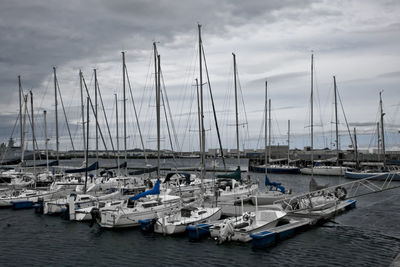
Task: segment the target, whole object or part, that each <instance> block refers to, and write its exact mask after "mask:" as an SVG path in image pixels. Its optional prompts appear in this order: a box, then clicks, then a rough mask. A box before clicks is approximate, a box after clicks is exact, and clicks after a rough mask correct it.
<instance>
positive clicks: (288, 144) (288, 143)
mask: <svg viewBox="0 0 400 267" xmlns="http://www.w3.org/2000/svg"><path fill="white" fill-rule="evenodd" d="M287 146H288V149H287V163H288V165H289V163H290V120H288V121H287Z"/></svg>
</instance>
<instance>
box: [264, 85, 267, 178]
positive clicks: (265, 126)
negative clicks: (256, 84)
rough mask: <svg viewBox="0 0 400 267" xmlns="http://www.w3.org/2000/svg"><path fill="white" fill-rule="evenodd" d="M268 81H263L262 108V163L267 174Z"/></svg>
mask: <svg viewBox="0 0 400 267" xmlns="http://www.w3.org/2000/svg"><path fill="white" fill-rule="evenodd" d="M267 121H268V82H267V81H265V109H264V147H265V150H264V163H265V174H267V163H268V162H267V159H268V150H267V147H268V143H267V142H268V141H267V137H268V123H267Z"/></svg>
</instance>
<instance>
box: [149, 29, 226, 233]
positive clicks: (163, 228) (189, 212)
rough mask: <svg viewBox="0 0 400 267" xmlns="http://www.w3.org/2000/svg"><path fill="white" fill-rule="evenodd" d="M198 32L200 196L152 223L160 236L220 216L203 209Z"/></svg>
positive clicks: (215, 210)
mask: <svg viewBox="0 0 400 267" xmlns="http://www.w3.org/2000/svg"><path fill="white" fill-rule="evenodd" d="M198 32H199V67H200V68H199V70H200V109H199V110H200V125H199V127H200V132H201V135H200V136H199V138H200V150H201V187H200V188H201V195H200V198H199V202H198V204H197V205H190V206H188V207H183V208H181V210H180V212H174V213H171V214H169V215H165V216H161V217H159V218H158V219H157V221H156V222H155V223H154V232H156V233H161V234H168V235H171V234H179V233H183V232H185V231H186V227H187V226H188V225H190V224H199V223H205V222H210V221H215V220H218V219H219V218H220V217H221V215H222V209H221V208H220V207H204V206H203V195H204V176H205V171H206V169H205V167H206V166H205V140H206V139H205V129H204V111H203V110H204V109H203V75H202V68H203V64H202V56H203V55H204V54H203V44H202V39H201V25H200V24H199V25H198Z"/></svg>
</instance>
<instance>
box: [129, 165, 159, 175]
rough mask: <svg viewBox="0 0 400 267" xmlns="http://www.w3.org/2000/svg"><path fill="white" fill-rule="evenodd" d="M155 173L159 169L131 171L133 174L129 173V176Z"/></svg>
mask: <svg viewBox="0 0 400 267" xmlns="http://www.w3.org/2000/svg"><path fill="white" fill-rule="evenodd" d="M155 171H157V167H152V168H147V169H141V170H135V171H131V172H129V175H141V174H145V173H151V172H155Z"/></svg>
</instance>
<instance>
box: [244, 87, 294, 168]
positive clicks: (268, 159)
mask: <svg viewBox="0 0 400 267" xmlns="http://www.w3.org/2000/svg"><path fill="white" fill-rule="evenodd" d="M267 87H268V82H267V81H265V124H264V126H265V127H264V128H265V135H264V136H265V139H264V140H265V154H264V155H265V156H264V164H263V165H258V166H251V170H252V171H253V172H258V173H279V174H299V173H300V168H299V167H296V166H291V165H290V162H291V160H290V120H289V121H288V151H287V165H277V164H270V163H271V162H272V160H271V99H269V105H268V100H267V99H268V97H267V96H268V94H267V92H268V91H267ZM267 106H268V107H269V112H268V113H269V116H268V113H267ZM267 117H269V119H267ZM267 121H269V123H268V124H267ZM267 125H268V127H267ZM267 129H268V131H269V134H267ZM267 136H268V147H269V149H268V153H267Z"/></svg>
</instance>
